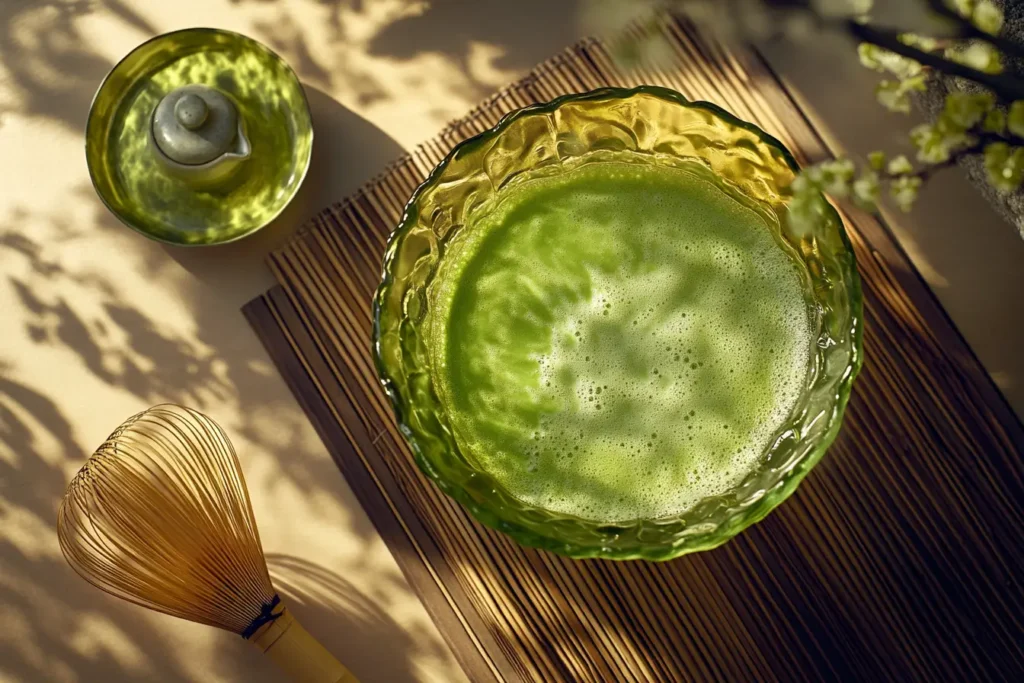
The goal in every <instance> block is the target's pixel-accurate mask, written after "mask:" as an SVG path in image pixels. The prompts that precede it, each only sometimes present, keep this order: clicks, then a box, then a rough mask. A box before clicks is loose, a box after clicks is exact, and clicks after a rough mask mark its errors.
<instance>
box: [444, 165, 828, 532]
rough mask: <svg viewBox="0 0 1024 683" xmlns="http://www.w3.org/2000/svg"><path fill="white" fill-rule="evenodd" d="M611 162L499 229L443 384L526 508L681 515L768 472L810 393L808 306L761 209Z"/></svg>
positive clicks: (568, 181) (554, 185) (462, 310)
mask: <svg viewBox="0 0 1024 683" xmlns="http://www.w3.org/2000/svg"><path fill="white" fill-rule="evenodd" d="M600 166H604V167H605V169H604V170H602V169H601V168H599V167H598V168H597V169H595V167H590V168H589V169H588V170H587V171H578V172H575V173H573V174H569V175H568V176H567V177H565V176H563V177H562V178H559V179H556V180H551V181H543V182H540V183H537V185H536V187H535V188H533V189H532V190H531V191H524V192H522V194H521V196H518V197H516V196H513V197H511V198H510V199H509V200H508V201H507V202H506V205H505V208H504V210H501V211H496V212H495V213H494V214H493V215H492V216H491V217H490V221H491V222H490V226H489V227H488V229H487V230H483V229H481V233H486V234H487V235H489V236H490V237H488V239H489V240H491V241H492V242H493V244H491V245H490V246H489V247H488V248H486V249H485V248H482V247H481V248H479V249H478V250H477V251H472V250H464V254H463V255H461V256H460V262H459V267H458V270H459V271H460V272H462V273H463V274H464V278H463V280H462V281H461V282H460V283H459V285H458V287H454V286H452V285H450V284H449V285H448V286H447V287H446V288H445V289H444V291H445V292H446V294H445V297H444V299H443V300H442V301H441V305H440V307H439V308H440V310H441V311H442V312H443V314H442V316H441V318H440V320H441V321H442V322H443V323H444V325H442V327H444V326H445V325H446V326H447V334H446V335H445V336H444V338H443V340H442V341H441V342H440V343H439V344H438V348H441V349H443V353H441V354H440V356H439V357H440V358H442V359H443V362H438V363H436V365H435V369H437V368H440V369H441V374H440V375H439V376H436V377H435V379H436V380H438V381H437V383H438V384H439V385H440V391H439V393H440V394H441V395H442V397H443V398H444V399H445V400H446V401H447V402H448V403H449V407H450V409H451V410H450V416H451V418H452V422H453V424H454V425H455V429H456V434H457V438H459V439H460V441H461V442H462V444H463V446H464V447H465V448H466V449H467V450H470V451H472V452H473V453H474V454H475V455H476V456H477V458H478V459H479V460H480V462H481V463H483V464H485V466H487V467H488V469H489V470H490V471H491V472H492V473H493V474H494V475H495V476H496V477H497V478H498V479H499V480H500V481H502V482H503V483H504V484H505V485H506V486H507V487H508V489H509V490H510V491H512V492H514V494H515V495H517V496H518V497H520V498H521V499H523V500H525V501H527V502H530V503H533V504H536V505H540V506H542V507H545V508H548V509H551V510H555V511H558V512H562V513H567V514H574V515H578V516H582V517H586V518H592V519H600V520H603V521H623V520H628V519H636V518H657V517H663V516H668V515H672V514H677V513H679V512H681V511H683V510H685V509H687V508H689V507H691V506H692V505H694V504H695V503H697V502H698V501H700V500H701V499H703V498H706V497H708V496H713V495H717V494H720V493H722V492H724V491H726V490H727V489H729V488H730V487H732V486H734V485H736V484H737V483H738V482H739V481H740V480H742V479H743V478H744V477H745V476H746V475H747V474H748V473H749V472H750V471H751V470H752V469H753V468H755V467H756V466H757V463H758V462H759V461H760V459H761V458H762V456H763V454H764V452H765V450H766V449H767V447H768V446H769V442H770V440H771V439H772V436H773V435H774V433H775V432H776V431H777V430H778V428H779V426H780V425H781V424H782V423H783V422H784V421H785V420H786V418H787V416H788V415H789V413H790V411H791V410H792V408H793V406H794V404H795V402H796V400H797V398H798V396H799V395H800V393H801V391H802V388H803V384H804V380H805V375H806V372H807V367H808V358H809V350H810V340H811V339H812V333H811V328H810V322H809V317H808V310H807V306H806V304H805V299H804V295H803V290H802V284H801V280H800V278H799V277H798V275H797V273H796V270H795V269H794V266H793V263H792V261H791V260H790V258H789V256H787V255H786V254H785V253H784V252H783V251H782V250H781V249H780V248H779V247H778V246H777V245H776V244H775V242H774V241H773V238H772V237H771V235H770V233H769V232H768V229H767V227H766V226H765V224H764V223H763V222H762V221H761V219H760V218H758V217H757V215H756V214H754V213H753V212H751V211H750V210H749V209H746V208H744V207H742V206H741V205H739V204H738V203H736V202H735V201H733V200H731V199H729V198H728V197H727V196H726V195H725V194H724V193H722V192H721V191H720V190H718V189H716V188H715V187H714V186H712V185H710V184H708V183H706V182H704V181H700V180H697V179H695V178H694V177H693V176H690V175H686V174H677V173H674V172H667V171H666V172H656V171H654V172H652V171H644V170H636V169H631V168H627V167H621V166H620V165H617V164H603V165H600ZM623 169H625V170H623ZM492 238H493V239H492ZM499 238H500V239H499ZM481 240H482V238H481ZM466 254H468V255H466ZM467 263H469V264H472V267H469V266H467V265H466V264H467ZM473 268H476V270H475V271H474V270H473ZM453 281H454V279H449V282H453Z"/></svg>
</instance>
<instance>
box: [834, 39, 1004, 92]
mask: <svg viewBox="0 0 1024 683" xmlns="http://www.w3.org/2000/svg"><path fill="white" fill-rule="evenodd" d="M844 24H845V26H846V28H847V30H848V31H849V32H850V33H852V34H853V35H854V37H856V38H858V39H860V40H862V41H864V42H866V43H871V44H873V45H877V46H878V47H883V48H885V49H886V50H889V51H891V52H895V53H896V54H898V55H902V56H904V57H909V58H910V59H913V60H914V61H916V62H919V63H921V64H923V65H924V66H929V67H931V68H933V69H936V70H938V71H941V72H943V73H948V74H953V75H954V76H960V77H962V78H966V79H968V80H971V81H974V82H975V83H978V84H979V85H983V86H985V87H986V88H989V89H990V90H992V92H994V93H995V94H996V95H997V96H998V97H999V98H1000V99H1002V100H1005V101H1013V100H1024V80H1021V79H1017V78H1013V77H1012V76H1005V75H1001V74H987V73H985V72H984V71H978V70H977V69H972V68H971V67H969V66H965V65H963V64H960V63H959V62H954V61H952V60H949V59H945V58H943V57H939V56H937V55H934V54H932V53H930V52H925V51H924V50H921V49H919V48H916V47H913V46H912V45H906V44H905V43H903V42H901V41H900V39H899V36H900V34H901V33H902V31H897V30H895V29H891V28H885V27H880V26H871V25H869V24H862V23H860V22H857V21H854V20H847V21H845V22H844Z"/></svg>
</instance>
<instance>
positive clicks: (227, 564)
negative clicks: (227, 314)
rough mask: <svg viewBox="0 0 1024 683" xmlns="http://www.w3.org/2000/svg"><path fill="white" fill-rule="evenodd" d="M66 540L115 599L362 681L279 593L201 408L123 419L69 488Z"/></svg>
mask: <svg viewBox="0 0 1024 683" xmlns="http://www.w3.org/2000/svg"><path fill="white" fill-rule="evenodd" d="M57 535H58V537H59V539H60V547H61V550H62V551H63V552H64V557H65V558H66V559H67V561H68V563H69V564H70V565H71V566H72V567H73V568H74V569H75V571H77V572H78V573H79V574H80V575H81V576H82V577H83V578H84V579H85V580H86V581H89V582H90V583H92V584H93V585H95V586H97V587H99V588H101V589H102V590H104V591H106V592H108V593H110V594H112V595H116V596H117V597H119V598H123V599H125V600H128V601H130V602H134V603H135V604H137V605H142V606H143V607H148V608H150V609H153V610H157V611H159V612H164V613H166V614H171V615H174V616H176V617H181V618H182V619H189V620H191V621H197V622H199V623H202V624H208V625H210V626H216V627H217V628H222V629H225V630H227V631H232V632H234V633H238V634H239V635H241V636H242V637H243V638H245V639H246V640H248V641H249V642H251V643H253V644H254V645H256V646H257V647H258V648H259V649H260V650H261V651H263V652H264V653H266V654H267V655H269V656H270V658H271V659H273V660H274V661H276V662H277V663H278V664H279V665H280V666H281V667H282V668H283V669H284V670H285V672H286V673H288V674H290V675H291V677H292V679H293V680H295V681H297V682H300V683H355V681H356V679H355V677H354V676H352V674H351V673H349V672H348V670H346V669H345V667H344V666H342V665H341V664H340V663H339V662H338V660H336V659H335V658H334V657H333V656H332V655H331V654H330V653H329V652H327V650H325V649H324V647H323V646H322V645H320V643H318V642H317V641H316V640H315V639H314V638H313V637H312V636H310V635H309V633H308V632H307V631H306V630H305V629H304V628H302V626H301V625H300V624H299V623H298V622H297V621H296V620H295V618H294V617H293V616H292V615H291V613H290V612H289V610H288V608H287V607H285V606H284V604H283V603H282V602H281V599H280V597H279V596H278V594H277V592H276V591H275V590H274V587H273V585H272V584H271V582H270V575H269V573H268V572H267V563H266V560H265V559H264V557H263V548H262V546H261V545H260V536H259V532H258V531H257V529H256V520H255V519H254V517H253V514H252V507H251V506H250V504H249V493H248V491H247V490H246V488H245V481H244V480H243V479H242V473H241V468H240V467H239V464H238V458H237V457H236V456H235V451H234V449H233V448H232V446H231V443H230V442H229V441H228V438H227V436H226V435H225V434H224V431H223V430H222V429H221V428H220V427H219V426H217V424H216V423H215V422H214V421H213V420H211V419H210V418H208V417H206V416H205V415H203V414H202V413H199V412H196V411H195V410H191V409H190V408H184V407H182V406H177V405H171V404H165V405H159V406H155V407H153V408H150V409H149V410H146V411H144V412H142V413H139V414H138V415H135V416H134V417H131V418H129V419H128V420H127V421H125V423H124V424H122V425H121V426H120V427H118V428H117V429H116V430H115V431H114V433H113V434H111V435H110V437H109V438H108V439H107V440H106V442H104V444H103V445H102V446H100V447H99V449H98V450H97V451H96V452H95V453H94V454H93V455H92V456H91V457H90V458H89V459H88V460H87V461H86V463H85V465H84V466H83V467H82V469H81V470H80V471H79V472H78V474H77V475H76V476H75V478H74V479H73V480H72V481H71V484H70V485H69V486H68V490H67V492H66V493H65V495H64V500H63V501H62V502H61V505H60V510H59V512H58V516H57Z"/></svg>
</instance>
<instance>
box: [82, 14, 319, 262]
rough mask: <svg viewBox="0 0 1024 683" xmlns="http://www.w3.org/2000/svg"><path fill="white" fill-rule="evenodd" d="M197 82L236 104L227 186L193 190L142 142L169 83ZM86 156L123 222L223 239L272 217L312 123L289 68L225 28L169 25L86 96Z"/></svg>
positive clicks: (304, 165)
mask: <svg viewBox="0 0 1024 683" xmlns="http://www.w3.org/2000/svg"><path fill="white" fill-rule="evenodd" d="M192 84H198V85H204V86H209V87H211V88H215V89H217V90H219V91H221V92H222V93H224V94H225V95H226V96H227V97H228V98H229V99H230V100H231V102H232V103H233V104H234V106H235V108H236V109H237V111H238V116H239V118H240V119H241V120H242V121H243V123H244V126H245V131H246V136H247V137H248V140H249V142H250V143H251V156H250V158H248V159H246V160H245V161H244V162H243V163H242V164H240V167H239V169H238V171H237V172H235V173H233V174H232V175H231V176H230V179H229V180H227V181H226V182H225V183H220V184H218V185H217V186H215V187H205V188H197V187H195V185H194V184H190V183H189V182H187V181H186V179H183V178H180V177H176V176H175V175H173V174H171V173H168V172H167V169H166V168H165V167H164V166H162V165H161V162H160V160H159V158H158V156H157V154H156V153H154V150H153V149H152V145H151V142H150V127H151V125H152V118H153V112H154V110H155V109H156V107H157V104H158V103H159V102H160V101H161V99H162V98H163V97H164V96H165V95H167V94H168V93H170V92H172V91H173V90H175V89H176V88H179V87H181V86H186V85H192ZM85 139H86V144H85V153H86V160H87V162H88V166H89V174H90V176H91V178H92V183H93V186H94V187H95V189H96V192H97V194H99V196H100V199H102V200H103V203H104V204H106V206H107V208H109V209H110V211H111V212H112V213H113V214H114V215H115V216H117V217H118V219H120V220H121V222H122V223H124V224H125V225H127V226H128V227H130V228H132V229H134V230H136V231H138V232H140V233H142V234H143V235H145V236H147V237H150V238H152V239H155V240H158V241H161V242H166V243H170V244H176V245H185V246H191V245H211V244H222V243H225V242H231V241H234V240H237V239H241V238H242V237H245V236H246V235H249V234H252V233H253V232H256V231H257V230H259V229H260V228H262V227H264V226H265V225H267V224H268V223H270V222H271V221H272V220H273V219H274V218H275V217H277V215H278V214H280V213H281V211H283V210H284V208H285V207H286V206H287V205H288V203H289V202H290V201H291V199H292V198H293V197H294V196H295V193H296V192H297V191H298V189H299V186H300V185H301V184H302V181H303V179H304V178H305V175H306V172H307V171H308V170H309V164H310V159H311V156H312V151H313V122H312V117H311V115H310V111H309V104H308V103H307V101H306V95H305V92H304V91H303V89H302V84H301V83H300V82H299V79H298V77H297V76H296V75H295V72H294V71H292V69H291V67H289V66H288V64H287V63H286V62H285V61H284V60H283V59H281V58H280V57H279V56H278V55H277V54H275V53H274V52H272V51H271V50H270V49H268V48H267V47H266V46H264V45H262V44H261V43H259V42H257V41H255V40H253V39H251V38H248V37H246V36H243V35H240V34H238V33H232V32H230V31H223V30H219V29H209V28H193V29H185V30H181V31H174V32H172V33H167V34H164V35H161V36H157V37H155V38H153V39H152V40H149V41H147V42H145V43H143V44H142V45H140V46H139V47H137V48H135V49H134V50H133V51H132V52H131V53H129V54H128V55H127V56H126V57H125V58H124V59H122V60H121V61H120V62H119V63H118V64H117V65H116V66H115V67H114V68H113V69H112V70H111V71H110V73H109V74H107V77H106V78H105V79H104V81H103V83H102V84H101V85H100V87H99V89H98V90H97V92H96V95H95V97H94V99H93V103H92V108H91V110H90V113H89V122H88V124H87V126H86V134H85Z"/></svg>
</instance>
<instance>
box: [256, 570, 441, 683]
mask: <svg viewBox="0 0 1024 683" xmlns="http://www.w3.org/2000/svg"><path fill="white" fill-rule="evenodd" d="M266 559H267V567H268V568H269V570H270V578H271V580H272V581H273V583H274V586H275V587H276V588H277V590H278V592H279V593H280V594H281V597H282V598H283V599H284V600H285V601H286V602H287V604H288V606H289V608H290V609H291V610H292V611H293V612H294V613H295V615H296V618H298V619H299V620H300V621H301V622H302V625H303V626H305V627H306V629H307V630H308V631H309V632H310V633H311V634H313V636H314V637H315V638H317V639H318V640H319V641H320V642H321V643H323V645H324V647H326V648H327V649H328V650H330V651H331V653H332V654H334V655H335V656H336V657H337V658H338V659H340V660H341V661H342V662H344V663H345V666H347V667H348V668H349V669H350V670H351V671H352V673H353V674H355V675H356V677H357V678H359V680H360V681H362V682H363V683H372V682H373V681H381V682H382V683H383V682H387V683H392V682H394V683H400V682H401V681H417V680H421V679H422V678H423V676H422V675H421V674H420V672H418V671H417V665H416V662H415V661H414V656H415V655H418V654H422V655H431V654H434V655H440V654H441V653H436V652H433V651H432V649H431V645H429V643H431V641H430V640H429V639H428V638H426V637H425V638H423V639H419V638H418V637H417V633H416V632H415V629H413V630H410V629H409V628H408V627H405V626H401V625H399V624H398V623H397V622H396V621H395V620H394V619H393V618H392V617H391V616H390V615H389V614H387V613H386V612H385V611H384V610H383V609H382V608H381V607H380V605H381V601H380V600H371V599H370V598H368V597H367V596H365V595H364V594H363V593H362V592H360V590H359V589H358V588H356V587H355V586H353V585H352V584H351V583H350V582H348V581H347V580H345V579H344V578H342V577H341V576H339V575H338V574H336V573H334V572H332V571H330V570H329V569H327V568H325V567H322V566H320V565H318V564H315V563H312V562H309V561H306V560H303V559H300V558H297V557H293V556H291V555H283V554H275V553H271V554H268V555H267V558H266ZM385 602H386V601H385ZM424 635H426V634H424Z"/></svg>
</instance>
